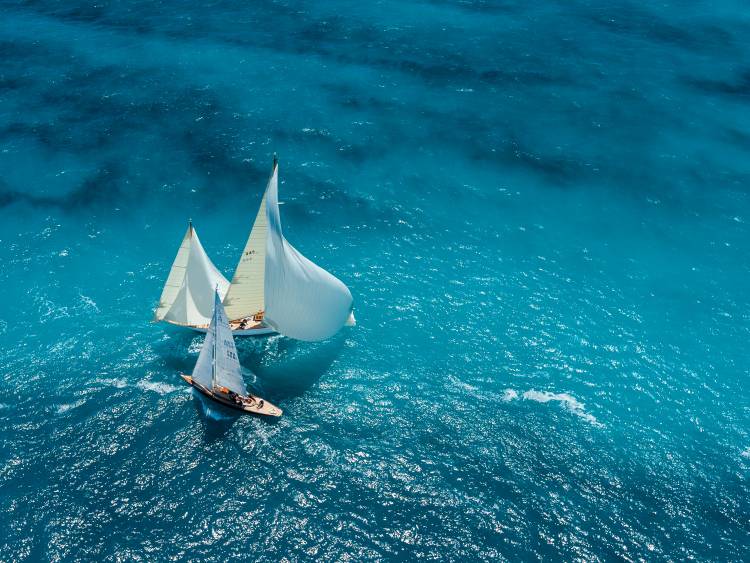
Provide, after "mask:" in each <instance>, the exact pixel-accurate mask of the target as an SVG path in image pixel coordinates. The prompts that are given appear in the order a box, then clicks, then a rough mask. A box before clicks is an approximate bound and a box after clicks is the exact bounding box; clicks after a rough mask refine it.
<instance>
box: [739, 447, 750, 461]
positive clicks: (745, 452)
mask: <svg viewBox="0 0 750 563" xmlns="http://www.w3.org/2000/svg"><path fill="white" fill-rule="evenodd" d="M740 455H741V456H742V457H744V458H745V459H750V448H745V449H744V450H743V451H742V453H741V454H740Z"/></svg>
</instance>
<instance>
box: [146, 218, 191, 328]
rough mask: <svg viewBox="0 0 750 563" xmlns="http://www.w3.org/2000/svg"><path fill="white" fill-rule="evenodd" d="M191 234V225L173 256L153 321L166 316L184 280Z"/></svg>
mask: <svg viewBox="0 0 750 563" xmlns="http://www.w3.org/2000/svg"><path fill="white" fill-rule="evenodd" d="M192 232H193V225H192V224H191V225H189V226H188V229H187V231H185V236H184V237H182V242H181V243H180V248H179V250H177V256H175V259H174V262H173V263H172V268H171V269H170V270H169V275H168V276H167V281H166V282H165V284H164V289H162V291H161V297H160V298H159V305H158V306H157V307H156V310H155V311H154V320H155V321H160V320H162V319H163V318H164V315H166V314H167V311H169V308H170V307H171V306H172V303H174V300H175V297H177V294H178V293H179V291H180V288H181V287H182V281H183V280H184V279H185V268H186V266H187V263H188V255H189V254H190V238H191V235H192Z"/></svg>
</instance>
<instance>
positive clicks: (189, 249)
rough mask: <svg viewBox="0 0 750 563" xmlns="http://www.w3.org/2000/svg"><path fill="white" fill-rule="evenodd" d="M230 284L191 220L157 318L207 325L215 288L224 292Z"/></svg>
mask: <svg viewBox="0 0 750 563" xmlns="http://www.w3.org/2000/svg"><path fill="white" fill-rule="evenodd" d="M228 287H229V282H228V281H227V280H226V278H225V277H224V276H222V275H221V273H220V272H219V271H218V270H217V269H216V266H214V264H213V262H211V259H210V258H209V257H208V255H207V254H206V251H205V250H204V249H203V245H202V244H201V242H200V239H199V238H198V234H197V233H196V231H195V229H194V228H193V225H192V223H191V224H190V226H189V227H188V230H187V232H186V233H185V237H184V238H183V240H182V244H181V245H180V249H179V250H178V251H177V256H176V257H175V260H174V263H173V264H172V269H171V270H170V272H169V276H168V277H167V282H166V283H165V285H164V289H163V290H162V295H161V298H160V299H159V306H158V307H157V309H156V311H155V313H154V320H156V321H160V320H166V321H171V322H173V323H176V324H180V325H192V326H206V325H207V324H208V322H209V320H210V319H211V316H212V312H213V299H212V296H213V294H214V289H216V288H218V291H219V295H220V296H223V295H225V294H226V292H227V289H228Z"/></svg>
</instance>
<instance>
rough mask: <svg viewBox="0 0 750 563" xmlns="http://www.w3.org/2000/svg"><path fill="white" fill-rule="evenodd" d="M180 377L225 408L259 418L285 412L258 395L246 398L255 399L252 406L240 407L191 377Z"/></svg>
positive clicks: (276, 415) (249, 395)
mask: <svg viewBox="0 0 750 563" xmlns="http://www.w3.org/2000/svg"><path fill="white" fill-rule="evenodd" d="M180 377H182V379H184V380H185V382H186V383H187V384H188V385H190V386H191V387H192V388H193V389H196V390H198V391H199V392H200V393H201V394H203V395H205V396H206V397H208V398H210V399H213V400H214V401H216V402H217V403H220V404H222V405H224V406H225V407H229V408H230V409H234V410H237V411H240V412H241V413H245V414H255V415H259V416H273V417H279V416H281V415H282V414H283V413H284V411H282V410H281V409H280V408H279V407H277V406H276V405H274V404H271V403H269V402H268V401H266V400H265V399H262V398H260V397H258V396H256V395H251V394H248V395H246V397H250V398H252V399H254V401H255V402H254V403H253V404H252V405H238V404H237V403H235V402H234V401H232V400H230V399H229V398H226V397H224V396H222V395H221V394H220V393H214V392H213V391H211V390H210V389H207V388H206V387H204V386H203V385H201V384H200V383H197V382H195V381H193V378H192V377H190V376H189V375H185V374H184V373H181V374H180Z"/></svg>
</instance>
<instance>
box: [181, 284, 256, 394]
mask: <svg viewBox="0 0 750 563" xmlns="http://www.w3.org/2000/svg"><path fill="white" fill-rule="evenodd" d="M213 302H214V305H213V316H212V318H211V324H210V326H209V327H208V331H207V332H206V339H205V340H204V341H203V347H202V348H201V351H200V355H199V356H198V361H197V362H196V364H195V369H194V370H193V381H197V382H198V383H200V384H201V385H202V386H203V387H205V388H206V389H208V390H211V391H213V390H214V388H216V387H225V388H227V389H229V390H230V391H232V392H234V393H237V394H238V395H245V394H246V393H247V388H246V387H245V382H244V380H243V379H242V369H241V368H240V362H239V359H238V358H237V348H236V347H235V345H234V338H233V337H232V330H231V329H230V328H229V321H228V320H227V315H226V313H225V312H224V306H223V305H222V304H221V297H220V295H219V292H218V291H216V292H214V299H213Z"/></svg>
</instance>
